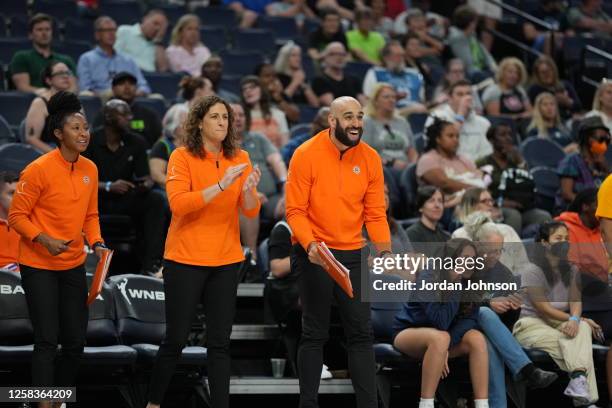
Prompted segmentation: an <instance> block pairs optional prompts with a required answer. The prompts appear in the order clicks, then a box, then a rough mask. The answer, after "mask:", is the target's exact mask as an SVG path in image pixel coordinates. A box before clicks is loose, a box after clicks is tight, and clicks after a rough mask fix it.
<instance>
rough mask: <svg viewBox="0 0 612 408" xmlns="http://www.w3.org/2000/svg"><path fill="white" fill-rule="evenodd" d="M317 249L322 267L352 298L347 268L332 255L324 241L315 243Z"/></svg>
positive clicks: (351, 286) (351, 287)
mask: <svg viewBox="0 0 612 408" xmlns="http://www.w3.org/2000/svg"><path fill="white" fill-rule="evenodd" d="M317 251H318V252H319V256H320V257H321V260H322V261H323V269H325V271H326V272H327V273H328V274H329V276H331V278H332V279H333V280H334V281H335V282H336V283H337V284H338V285H339V286H340V287H341V288H342V290H343V291H344V292H345V293H346V294H347V295H348V297H350V298H351V299H352V298H353V285H352V284H351V278H350V275H349V270H348V269H347V268H346V266H344V265H342V264H341V263H340V262H339V261H338V260H337V259H336V257H334V255H333V254H332V253H331V251H330V250H329V248H328V247H327V245H325V242H320V243H318V244H317Z"/></svg>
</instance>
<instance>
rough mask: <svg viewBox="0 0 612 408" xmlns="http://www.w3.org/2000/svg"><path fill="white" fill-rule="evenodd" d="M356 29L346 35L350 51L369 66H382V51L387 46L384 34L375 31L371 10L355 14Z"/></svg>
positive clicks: (361, 10) (358, 11)
mask: <svg viewBox="0 0 612 408" xmlns="http://www.w3.org/2000/svg"><path fill="white" fill-rule="evenodd" d="M355 24H356V28H355V29H353V30H351V31H349V32H347V33H346V41H347V44H348V49H349V51H350V52H351V54H353V56H354V57H355V59H357V60H358V61H362V62H367V63H368V64H373V65H379V64H380V51H381V50H382V48H383V47H384V46H385V38H384V37H383V36H382V34H380V33H378V32H376V31H372V30H373V29H374V16H373V14H372V10H371V9H369V8H364V9H358V10H357V11H356V12H355Z"/></svg>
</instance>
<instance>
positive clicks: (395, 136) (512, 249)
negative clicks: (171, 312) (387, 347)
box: [0, 0, 612, 408]
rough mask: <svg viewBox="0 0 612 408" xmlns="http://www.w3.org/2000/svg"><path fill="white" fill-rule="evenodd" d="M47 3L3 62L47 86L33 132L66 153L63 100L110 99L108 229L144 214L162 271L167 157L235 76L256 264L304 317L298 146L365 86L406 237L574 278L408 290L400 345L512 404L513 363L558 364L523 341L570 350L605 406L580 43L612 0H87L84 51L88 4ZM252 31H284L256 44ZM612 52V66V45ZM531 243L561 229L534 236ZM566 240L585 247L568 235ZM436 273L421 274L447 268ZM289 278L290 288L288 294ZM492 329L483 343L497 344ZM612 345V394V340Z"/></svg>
mask: <svg viewBox="0 0 612 408" xmlns="http://www.w3.org/2000/svg"><path fill="white" fill-rule="evenodd" d="M44 1H46V2H48V3H53V2H52V1H50V0H44ZM37 2H39V0H35V1H34V2H33V7H32V10H30V15H29V20H28V25H27V36H28V38H29V40H30V41H31V46H30V47H29V48H27V49H22V50H19V51H16V52H15V53H14V54H13V55H12V56H11V60H10V61H4V62H5V63H8V66H7V71H6V72H7V74H6V87H5V88H6V89H7V91H9V92H13V93H15V92H19V93H21V94H23V95H26V96H27V98H29V99H28V100H29V101H30V102H29V108H28V109H27V110H24V111H23V112H22V113H21V119H22V122H21V123H16V124H14V123H11V124H10V125H11V126H12V127H13V130H14V131H15V134H16V137H15V139H16V140H18V141H19V142H20V143H23V144H26V145H29V146H31V147H32V148H33V149H35V150H36V151H37V152H39V153H40V154H44V153H47V152H51V151H53V150H54V149H55V148H56V147H57V143H58V142H57V140H56V138H55V137H54V135H53V134H52V133H51V132H49V130H48V129H47V127H46V126H45V123H46V119H47V117H48V115H49V113H48V109H47V106H48V103H49V100H50V99H51V98H52V97H53V96H54V95H56V94H58V93H60V92H66V91H69V92H73V93H75V94H77V95H79V97H81V98H82V100H89V101H91V100H95V101H96V102H95V103H94V104H93V105H92V106H94V107H95V109H93V110H89V111H87V107H86V106H85V105H84V106H85V110H86V112H85V114H86V115H87V122H88V126H89V132H90V134H91V139H90V142H89V146H88V147H87V150H86V151H85V152H84V153H83V155H84V156H85V157H87V158H88V159H90V160H92V161H93V162H94V163H95V165H96V166H97V169H98V180H99V185H98V192H99V193H98V194H99V198H98V199H99V214H100V217H101V224H102V231H103V232H104V230H105V226H104V222H105V221H104V220H105V217H107V218H106V219H107V220H108V219H111V218H112V216H126V217H129V219H130V220H131V224H130V225H131V226H132V227H133V228H134V230H135V233H136V235H137V236H138V237H140V241H141V245H140V246H139V250H138V251H137V253H134V254H133V255H134V256H135V257H137V258H138V263H139V265H140V271H139V272H140V273H142V274H144V275H149V276H154V277H157V278H160V279H161V278H162V272H161V269H162V261H163V253H164V243H165V240H166V236H167V232H168V226H169V224H170V220H171V217H172V212H171V210H170V205H169V202H168V196H167V194H166V182H167V180H168V178H169V177H174V175H173V174H174V173H173V172H174V169H173V168H168V167H169V166H168V162H169V160H170V156H171V155H172V154H173V152H174V151H175V149H177V148H179V147H181V146H185V144H186V134H187V132H188V130H186V129H188V128H189V127H190V126H192V127H193V126H196V125H195V124H193V123H189V122H188V114H189V112H190V111H191V110H192V109H193V108H194V107H195V106H197V103H198V101H200V100H201V99H202V98H204V97H207V96H211V95H217V96H218V97H220V98H222V99H223V100H225V101H227V102H228V103H229V104H230V105H229V106H231V109H232V118H233V123H232V128H233V130H234V132H235V135H234V136H233V137H235V138H236V140H237V142H238V144H239V146H241V148H242V149H243V150H245V151H246V152H247V153H248V155H249V157H250V160H251V163H252V165H253V166H257V167H258V168H259V169H260V171H261V180H260V182H259V185H258V187H257V192H258V196H259V200H260V202H261V210H260V211H259V214H258V216H256V217H246V216H243V215H241V216H240V236H241V241H242V246H243V247H245V248H246V249H248V251H249V253H250V256H249V258H248V262H249V268H248V273H247V277H246V279H247V280H248V281H250V282H265V284H266V285H271V290H270V291H268V292H267V294H268V295H269V296H272V297H274V296H277V297H276V298H273V299H270V302H271V303H272V304H273V305H276V309H275V310H274V313H275V317H276V318H277V319H278V320H279V322H280V323H284V324H287V320H291V319H293V321H292V322H291V323H290V326H291V327H294V326H295V327H297V328H296V329H295V330H297V332H298V334H297V335H298V336H299V301H298V299H297V297H298V295H297V292H296V289H295V287H294V288H293V289H291V287H292V286H295V285H297V283H296V282H297V280H298V278H299V276H296V271H295V270H294V269H292V267H291V263H290V254H291V251H292V240H291V237H292V231H291V228H290V226H289V224H288V223H287V222H286V221H287V220H286V217H285V183H286V182H287V177H288V168H289V166H290V162H291V160H292V157H293V155H294V153H295V152H296V150H297V149H299V147H300V146H301V145H302V144H303V143H305V142H307V141H308V140H309V139H311V138H312V137H313V136H315V135H317V134H318V133H319V132H322V131H324V130H325V129H327V128H328V127H329V117H330V105H331V104H332V101H334V99H336V98H339V97H345V96H350V97H353V98H355V99H356V100H358V101H359V102H360V103H361V105H362V107H363V118H362V119H363V120H362V126H361V127H360V128H359V129H352V128H346V129H342V131H344V132H349V131H352V130H358V131H359V132H362V139H361V143H366V144H367V145H369V146H370V147H371V148H372V149H374V150H375V151H376V152H377V153H378V155H379V157H380V159H381V162H382V166H383V171H384V177H385V202H386V209H387V220H388V222H389V227H390V231H391V237H392V249H393V252H394V253H411V252H417V253H424V254H426V255H428V256H447V257H451V258H457V257H473V256H476V255H477V254H483V253H486V254H488V255H489V257H488V259H489V264H487V265H486V269H487V271H490V272H491V273H490V274H489V275H487V276H489V278H490V279H493V278H491V276H493V275H496V274H498V275H499V274H501V275H503V276H509V278H507V279H518V281H519V282H521V284H522V286H523V287H539V288H541V289H542V290H543V291H545V292H546V293H549V294H550V293H554V297H555V302H553V301H550V302H537V301H535V300H534V299H536V295H534V294H533V293H530V294H529V296H525V297H524V298H523V299H519V298H517V295H516V294H515V293H495V294H492V295H491V297H490V299H488V300H487V301H486V302H485V303H486V305H485V304H484V303H483V305H480V307H479V305H477V304H475V303H462V302H461V300H460V299H455V298H453V299H445V301H444V302H441V303H432V302H427V301H425V300H423V301H419V300H418V299H417V300H414V301H411V302H408V303H406V304H405V305H404V306H403V308H402V309H401V311H399V312H398V314H397V315H396V317H395V320H394V326H393V330H394V337H393V345H394V347H395V348H396V349H397V350H399V351H401V352H402V353H404V354H406V355H409V356H412V357H415V358H422V359H423V365H422V370H423V374H422V385H421V405H420V406H421V407H423V408H429V407H433V398H434V394H435V391H436V389H437V385H438V381H439V379H440V378H441V377H444V376H445V375H446V374H445V372H446V371H445V370H447V369H448V358H454V357H457V356H460V355H469V362H470V370H471V371H472V373H473V375H472V385H473V393H474V398H475V399H476V400H477V401H482V400H486V399H487V398H488V400H489V404H490V406H492V407H505V406H506V402H505V400H506V396H505V394H506V388H505V377H504V365H505V366H507V367H508V368H509V369H510V371H511V373H512V375H513V376H515V378H523V379H525V380H526V381H527V383H528V385H529V386H532V387H534V388H539V387H544V386H546V385H548V384H550V383H551V382H552V381H553V380H554V379H555V378H556V376H555V377H554V378H553V377H552V376H553V374H552V373H550V372H547V371H543V370H540V369H539V368H537V367H535V366H534V364H533V363H532V362H531V361H530V360H529V358H528V356H527V355H526V354H525V353H524V352H523V351H522V348H521V347H525V348H539V349H541V350H544V351H546V352H547V353H549V354H550V355H551V357H552V358H553V359H554V361H555V362H556V363H557V365H558V366H559V367H560V368H561V369H562V370H563V371H566V372H567V373H568V374H569V376H570V380H569V385H568V386H567V388H566V390H565V394H566V395H567V396H568V397H570V398H572V399H573V402H574V404H575V405H576V406H585V407H587V406H592V407H594V406H595V405H594V404H595V403H596V402H597V400H598V390H597V382H596V377H595V373H594V366H593V364H594V363H593V357H592V351H591V346H592V343H593V342H600V343H603V344H605V345H607V344H608V342H609V341H611V340H612V306H610V308H609V309H606V310H599V309H601V308H599V309H598V310H596V311H593V310H589V309H588V307H586V303H587V302H586V300H585V299H582V302H581V299H577V298H576V297H575V296H576V293H577V292H576V291H578V292H579V291H580V287H579V285H578V284H577V283H576V282H578V281H579V279H578V277H579V276H581V275H582V276H583V277H582V280H583V281H584V280H585V279H586V278H585V277H584V276H585V275H586V276H587V278H588V279H592V280H593V281H597V282H601V283H603V284H604V286H606V287H607V285H608V276H609V273H610V263H609V259H612V254H608V253H607V251H606V248H607V249H608V250H610V249H612V226H611V225H610V224H612V179H611V178H610V177H608V176H609V174H610V165H611V164H612V163H611V162H610V160H612V154H611V153H612V150H611V149H610V142H611V136H610V135H611V133H612V80H611V79H606V78H605V77H602V76H599V77H597V78H592V81H591V83H590V84H589V83H587V82H584V81H583V80H582V78H578V75H577V72H578V71H577V70H576V69H575V67H573V66H572V64H574V63H575V62H576V61H569V60H567V58H565V56H566V54H564V49H566V48H567V47H569V46H570V45H569V44H571V43H572V42H573V41H575V40H576V39H588V40H591V39H594V40H596V41H599V43H598V44H604V46H605V45H607V47H608V48H607V51H609V50H610V49H611V48H610V45H612V17H611V16H610V14H609V13H610V12H611V11H612V8H611V7H609V6H610V4H609V3H608V2H604V1H601V0H580V1H570V2H564V1H559V0H541V1H535V2H534V1H525V2H520V3H524V4H522V7H521V9H523V10H524V11H526V12H528V14H530V15H531V16H533V17H537V18H538V19H540V20H541V21H545V22H546V23H548V24H550V25H551V26H552V27H553V29H552V30H551V29H545V28H543V27H542V26H540V25H538V24H535V23H534V22H533V21H532V19H526V18H524V17H522V16H520V15H519V16H516V15H512V14H509V13H508V11H506V10H503V9H502V8H501V7H500V6H499V5H496V4H494V3H495V2H488V1H486V0H484V1H483V0H468V1H448V2H446V1H445V2H444V3H448V4H444V5H439V4H435V3H439V2H434V1H428V0H411V1H403V0H387V1H383V0H282V1H273V0H223V1H222V2H220V3H221V4H208V1H200V0H195V1H181V0H163V1H157V2H152V1H147V0H142V1H140V2H136V1H135V2H134V3H136V4H138V7H139V9H140V10H141V13H140V18H141V19H140V20H139V21H136V20H135V21H131V22H129V23H126V22H123V24H120V23H118V20H121V21H122V20H123V18H122V17H121V16H117V15H110V14H104V11H105V2H106V0H80V1H75V2H73V3H75V7H77V8H76V10H77V12H78V19H79V21H80V23H81V24H82V25H84V26H85V27H87V29H88V30H89V31H90V34H91V35H90V37H91V38H92V39H93V40H95V43H92V44H91V49H88V50H86V51H85V52H83V53H81V54H79V55H67V54H63V53H61V52H60V51H58V50H56V44H57V43H58V41H57V40H58V39H59V38H60V37H61V38H62V39H64V40H66V41H71V40H83V38H69V37H68V30H67V26H68V23H66V22H64V21H62V20H61V18H58V16H51V15H49V14H46V13H41V12H37V10H38V9H37ZM185 3H186V4H185ZM440 3H442V2H440ZM505 3H507V4H509V3H512V4H514V3H519V2H514V1H506V2H505ZM567 3H569V4H567ZM3 7H4V6H2V5H0V14H1V13H2V12H3V10H2V8H3ZM210 8H214V9H220V10H223V11H224V12H227V13H233V19H234V21H233V24H234V26H233V27H218V26H215V25H214V24H211V23H210V20H208V19H206V17H205V16H206V12H207V10H208V9H210ZM176 10H182V11H183V13H182V14H180V15H177V13H176ZM508 16H511V17H512V18H514V20H513V22H514V23H515V26H518V27H519V28H520V30H519V32H520V36H521V37H522V38H521V39H516V40H518V41H521V40H522V41H524V44H521V45H522V47H523V48H524V49H523V48H518V47H517V46H516V44H515V43H509V42H507V39H504V37H500V36H497V35H496V34H497V33H501V35H502V36H503V35H504V30H505V27H506V26H507V24H506V23H507V21H506V20H507V19H508ZM6 17H9V16H8V15H6ZM205 21H206V22H205ZM288 23H289V24H290V25H291V30H289V31H290V32H291V33H294V34H293V35H292V36H290V38H285V36H282V37H281V36H279V35H276V33H277V31H276V30H275V28H274V27H275V26H274V24H277V25H278V26H280V25H281V24H282V25H283V26H286V25H287V24H288ZM58 27H59V28H58ZM60 28H61V29H60ZM63 29H65V30H64V31H62V30H63ZM9 30H10V25H9ZM215 30H216V31H215ZM249 30H250V31H249ZM264 30H265V35H268V36H269V37H265V36H263V34H262V33H264ZM213 31H215V33H217V34H218V32H222V33H223V36H224V41H225V43H224V44H222V45H221V47H219V45H218V44H216V45H214V46H213V45H212V44H210V43H208V40H209V38H207V33H212V32H213ZM241 31H243V32H244V33H245V34H246V35H249V34H250V33H251V34H253V35H255V37H254V38H256V35H262V37H258V38H261V39H262V40H261V41H263V39H265V38H270V39H271V41H272V44H268V43H262V42H260V43H257V41H254V42H252V43H249V47H257V46H260V47H261V48H260V49H239V42H238V41H237V36H238V33H239V32H241ZM8 32H10V31H7V33H8ZM278 32H280V30H279V31H278ZM234 34H236V38H235V41H234V45H233V48H232V46H231V45H230V44H231V43H232V42H231V41H230V38H231V37H232V36H233V35H234ZM211 35H212V34H211ZM510 36H511V35H510ZM511 39H512V38H511ZM211 41H212V40H211ZM264 42H265V41H264ZM59 48H60V49H61V47H59ZM525 49H526V50H527V51H525ZM240 52H243V55H242V59H240V57H241V54H240ZM253 53H254V54H256V55H255V56H256V58H255V57H253V55H254V54H253ZM608 57H609V55H608ZM580 58H586V57H585V55H584V54H583V55H582V56H581V57H580ZM603 61H604V65H605V64H607V66H608V71H607V72H608V74H607V75H608V76H609V75H610V74H609V73H610V72H612V69H611V68H610V66H611V65H612V61H610V60H605V59H604V60H603ZM236 64H237V65H238V66H236ZM245 67H249V70H248V71H246V70H245ZM251 68H252V69H251ZM581 74H582V73H581ZM160 77H164V78H170V81H171V84H172V87H171V89H170V91H168V89H166V88H164V89H162V88H161V87H158V88H156V85H157V84H160V82H159V81H157V80H155V79H156V78H157V79H158V78H160ZM172 81H174V82H172ZM589 87H590V90H589V89H588V88H589ZM581 88H587V91H586V92H585V91H584V90H583V89H581ZM585 95H587V97H586V98H585ZM1 98H2V92H1V91H0V99H1ZM2 114H3V112H2V111H0V115H2ZM0 149H1V146H0ZM217 167H218V164H217ZM19 170H21V169H19ZM18 178H19V174H18V173H17V172H14V171H5V172H3V173H2V180H0V224H2V225H0V246H1V247H2V248H0V268H3V269H9V270H18V269H19V266H18V262H17V260H16V257H17V253H16V252H17V247H18V243H17V242H18V240H19V236H18V234H17V233H15V231H14V230H13V229H11V228H9V226H8V223H7V221H6V220H7V219H8V212H9V208H10V201H11V197H12V195H13V194H14V192H15V190H16V189H18ZM606 178H607V181H606V182H604V180H606ZM108 217H111V218H108ZM604 219H605V220H607V221H605V222H604V221H603V220H604ZM606 226H607V227H606ZM605 228H608V231H610V232H608V233H607V235H606V232H605V231H604V229H605ZM602 235H603V238H602ZM532 242H535V243H538V244H540V245H539V246H538V249H536V250H534V251H529V249H528V245H527V243H532ZM602 242H603V244H602ZM432 243H434V244H437V245H429V244H432ZM561 243H570V244H572V245H574V244H577V245H576V246H572V247H571V248H569V249H568V248H565V250H564V249H563V248H561V247H562V245H561ZM582 244H589V245H587V246H582ZM109 245H110V246H111V247H112V242H109ZM262 251H265V253H262ZM568 251H569V253H568ZM429 272H430V273H423V274H420V275H419V276H418V277H417V278H416V279H417V280H422V281H428V280H435V279H438V278H440V277H439V276H437V277H436V276H433V272H432V271H429ZM479 273H482V272H479ZM489 278H488V279H489ZM445 279H449V280H456V279H458V275H457V276H455V275H452V273H451V274H450V275H449V276H445ZM274 281H276V282H274ZM280 281H283V282H285V283H286V284H282V285H281V284H279V283H278V282H280ZM281 290H282V291H290V292H291V293H290V296H289V298H290V300H287V298H286V297H282V296H280V297H279V295H278V293H276V294H275V291H281ZM542 293H544V292H542ZM542 293H540V295H542ZM278 299H281V300H282V301H281V304H280V305H279V304H277V303H274V302H275V301H276V300H278ZM287 302H289V303H287ZM568 302H570V303H568ZM583 303H584V304H585V306H583ZM611 304H612V303H611ZM291 309H295V310H294V311H295V312H296V313H290V312H289V311H290V310H291ZM562 322H566V323H562ZM487 347H488V349H489V359H488V360H487V359H484V360H483V358H482V355H480V354H479V350H483V349H485V348H487ZM607 364H608V365H607V381H608V390H609V392H608V394H612V353H609V354H608V358H607ZM487 366H488V370H489V377H488V378H489V381H488V396H487V382H486V377H485V381H483V379H482V377H480V378H479V377H478V376H477V375H475V373H478V372H479V371H482V370H485V371H486V370H487ZM610 406H611V407H612V402H611V403H610ZM480 407H485V405H481V406H479V405H476V408H480Z"/></svg>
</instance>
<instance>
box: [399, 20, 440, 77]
mask: <svg viewBox="0 0 612 408" xmlns="http://www.w3.org/2000/svg"><path fill="white" fill-rule="evenodd" d="M406 25H407V26H408V33H412V34H415V35H416V36H417V37H418V38H419V40H420V44H419V46H420V48H421V54H422V57H423V58H425V59H427V60H428V61H429V62H430V63H435V64H437V65H441V61H440V57H441V56H442V53H443V52H444V48H445V46H444V43H443V42H442V41H440V39H438V38H436V37H434V36H432V35H431V34H429V31H428V27H427V19H426V18H425V14H424V13H423V12H422V11H421V10H419V9H414V10H412V12H411V13H409V14H408V15H407V16H406Z"/></svg>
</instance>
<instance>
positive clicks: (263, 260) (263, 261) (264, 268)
mask: <svg viewBox="0 0 612 408" xmlns="http://www.w3.org/2000/svg"><path fill="white" fill-rule="evenodd" d="M269 243H270V238H265V239H264V240H263V241H261V243H260V244H259V247H258V248H257V260H258V262H257V264H258V265H259V267H260V268H261V275H262V277H263V279H264V282H265V279H266V278H267V277H268V274H269V273H270V253H269V252H268V250H269V248H268V244H269Z"/></svg>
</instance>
